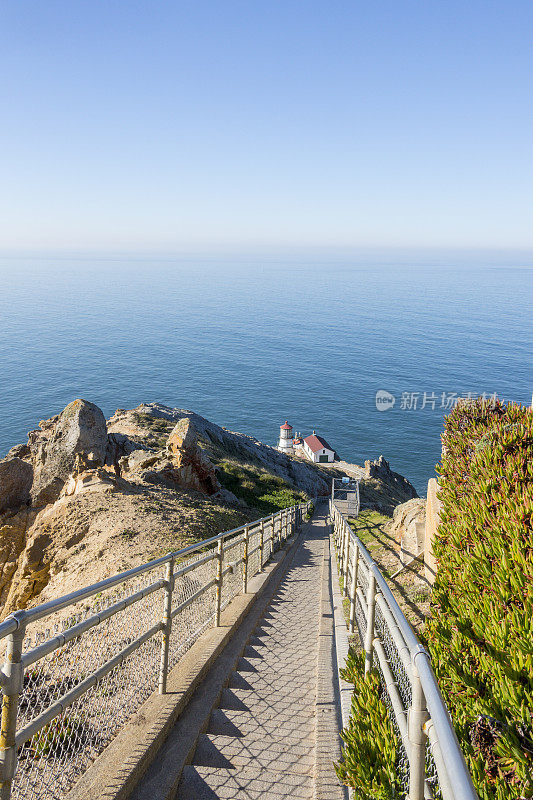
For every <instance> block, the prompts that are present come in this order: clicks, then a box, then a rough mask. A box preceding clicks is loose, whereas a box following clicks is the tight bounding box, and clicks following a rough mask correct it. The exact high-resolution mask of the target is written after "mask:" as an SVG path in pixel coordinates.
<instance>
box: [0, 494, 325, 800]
mask: <svg viewBox="0 0 533 800" xmlns="http://www.w3.org/2000/svg"><path fill="white" fill-rule="evenodd" d="M308 508H309V504H308V503H306V504H300V505H298V506H294V507H293V508H291V509H284V510H283V511H280V512H278V513H277V514H275V515H272V516H270V517H267V518H265V519H263V520H258V521H257V522H254V523H251V524H250V525H247V526H242V527H241V528H238V529H236V530H234V531H229V532H226V533H223V534H220V535H219V536H216V537H213V538H212V539H210V540H208V541H206V542H201V543H199V544H197V545H191V546H190V547H187V548H184V549H183V550H180V551H178V552H176V553H171V554H169V555H168V556H165V557H163V558H160V559H157V560H155V561H153V562H151V563H150V564H145V565H142V566H141V567H138V568H135V569H133V570H130V571H128V572H127V573H122V574H121V575H117V576H113V577H112V578H109V579H108V580H106V581H102V582H101V583H99V584H95V585H94V586H91V587H86V588H84V589H81V590H79V591H78V592H75V593H73V594H72V595H69V596H68V597H65V598H59V599H58V600H56V601H52V602H50V603H47V604H45V605H43V606H38V607H37V608H34V609H31V610H28V611H19V612H16V613H15V614H13V615H11V616H10V617H8V618H7V619H6V620H5V622H3V623H1V624H0V639H2V638H3V639H4V640H5V644H6V656H5V660H4V666H3V669H2V673H1V677H0V682H1V685H2V721H1V730H0V769H1V774H0V799H1V800H7V798H17V800H19V799H20V800H22V798H24V800H52V799H53V800H61V799H62V798H64V797H65V795H66V794H67V793H68V791H69V790H70V789H71V788H72V786H73V785H74V784H75V783H76V781H77V780H78V778H79V777H80V776H81V775H82V774H83V773H84V772H85V771H86V770H87V768H88V767H89V766H90V764H91V763H92V762H93V761H94V759H95V758H96V757H97V756H98V755H99V754H100V753H101V752H102V750H103V749H104V748H105V747H106V746H107V745H108V744H109V742H110V741H111V740H112V739H113V738H114V737H115V736H116V735H117V733H118V732H119V731H120V729H121V728H122V727H123V725H124V724H125V723H126V722H127V720H128V719H129V718H130V717H131V716H132V714H134V713H135V711H136V710H137V709H138V708H139V707H140V706H141V705H142V703H143V702H144V701H145V700H146V699H147V698H148V696H149V695H150V694H152V693H153V692H154V691H155V690H156V689H157V688H158V686H159V690H160V691H165V686H166V675H167V674H168V671H169V669H171V668H172V667H173V666H174V665H175V664H176V663H177V662H178V661H179V659H180V658H181V657H182V656H183V655H184V654H185V653H186V652H187V650H188V649H189V648H190V647H191V646H192V645H193V644H194V642H195V641H197V639H198V637H199V636H200V635H201V634H202V632H203V631H204V630H206V628H208V627H210V626H213V625H215V624H218V623H219V620H220V613H221V611H222V610H223V609H224V608H225V607H226V606H227V605H228V604H229V603H230V602H231V600H232V599H233V598H234V597H236V596H237V595H238V594H239V593H240V592H242V591H243V590H246V586H247V581H248V580H249V579H250V578H251V577H252V576H253V575H255V574H257V573H258V572H259V571H260V570H261V569H262V567H263V565H264V564H265V563H266V561H268V559H269V558H270V556H271V554H272V552H273V551H274V550H275V549H276V547H277V542H278V541H279V540H284V539H286V538H287V537H288V536H289V535H291V534H292V533H293V532H294V531H295V530H296V529H297V528H298V527H299V525H300V523H301V520H302V517H303V514H304V513H305V512H306V511H307V510H308Z"/></svg>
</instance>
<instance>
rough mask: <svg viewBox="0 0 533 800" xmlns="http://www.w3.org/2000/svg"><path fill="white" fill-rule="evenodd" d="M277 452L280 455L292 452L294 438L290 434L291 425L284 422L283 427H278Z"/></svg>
mask: <svg viewBox="0 0 533 800" xmlns="http://www.w3.org/2000/svg"><path fill="white" fill-rule="evenodd" d="M278 450H279V451H280V452H282V453H288V454H292V453H293V452H294V436H293V434H292V425H289V423H288V421H287V420H285V422H284V424H283V425H280V426H279V443H278Z"/></svg>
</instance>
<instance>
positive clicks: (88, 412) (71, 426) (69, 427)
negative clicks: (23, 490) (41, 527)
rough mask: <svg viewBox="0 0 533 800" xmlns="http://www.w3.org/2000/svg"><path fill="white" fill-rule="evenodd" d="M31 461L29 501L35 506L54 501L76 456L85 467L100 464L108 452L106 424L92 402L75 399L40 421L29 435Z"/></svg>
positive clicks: (100, 412) (72, 467) (70, 470)
mask: <svg viewBox="0 0 533 800" xmlns="http://www.w3.org/2000/svg"><path fill="white" fill-rule="evenodd" d="M28 445H29V449H30V456H31V459H32V462H33V472H34V476H33V484H32V488H31V500H32V504H33V505H34V506H44V505H47V504H48V503H53V502H55V501H56V500H57V499H58V497H59V495H60V493H61V490H62V488H63V486H64V484H65V481H66V480H67V478H68V477H69V476H70V475H71V474H72V471H73V469H74V467H75V464H76V458H77V457H81V458H83V461H84V465H85V466H86V467H89V466H91V467H94V468H96V467H100V466H102V465H103V464H104V462H105V458H106V452H107V427H106V421H105V417H104V415H103V413H102V411H101V410H100V409H99V408H98V406H95V405H94V403H88V402H87V401H86V400H74V402H73V403H70V404H69V405H68V406H67V407H66V408H65V409H64V410H63V411H62V412H61V414H59V415H58V416H56V417H52V418H51V419H48V420H45V421H43V422H41V423H40V429H39V430H35V431H31V432H30V433H29V435H28Z"/></svg>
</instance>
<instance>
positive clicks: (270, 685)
mask: <svg viewBox="0 0 533 800" xmlns="http://www.w3.org/2000/svg"><path fill="white" fill-rule="evenodd" d="M227 688H228V689H243V690H245V691H262V692H263V694H264V695H265V696H267V695H272V696H275V695H278V696H279V695H281V694H285V695H287V694H289V693H290V695H291V697H293V696H294V692H297V693H300V692H301V693H302V695H303V696H304V697H309V695H310V694H311V693H312V692H315V691H316V679H315V680H304V679H303V678H302V677H301V676H299V675H294V674H291V673H290V672H289V671H288V672H287V674H286V675H285V674H284V673H281V672H280V673H279V674H278V676H277V678H270V677H267V676H265V675H262V674H261V673H260V672H255V673H250V672H233V673H232V674H231V675H230V677H229V680H228V686H227Z"/></svg>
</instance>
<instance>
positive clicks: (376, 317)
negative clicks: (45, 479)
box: [0, 258, 533, 494]
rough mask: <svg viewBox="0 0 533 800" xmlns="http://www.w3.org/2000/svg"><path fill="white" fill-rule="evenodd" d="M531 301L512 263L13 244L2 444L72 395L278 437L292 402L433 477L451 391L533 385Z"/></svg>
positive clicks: (358, 456)
mask: <svg viewBox="0 0 533 800" xmlns="http://www.w3.org/2000/svg"><path fill="white" fill-rule="evenodd" d="M532 300H533V270H531V269H521V268H509V267H507V268H496V267H486V268H484V267H477V266H465V265H461V264H456V265H452V266H445V267H439V268H435V267H424V266H417V267H410V266H409V265H405V264H404V265H402V266H400V265H397V266H394V265H386V266H380V265H375V264H374V265H366V266H365V265H357V266H355V265H352V264H350V263H327V262H326V261H325V262H324V263H317V261H316V260H315V261H314V262H313V263H303V262H296V261H295V260H287V261H283V260H278V261H274V260H270V261H269V262H268V263H267V262H265V263H263V262H261V261H259V260H251V261H249V262H245V261H243V260H242V259H241V260H240V261H238V262H237V263H232V262H230V261H228V260H220V261H218V262H217V261H216V260H214V259H210V260H203V261H201V260H197V261H195V260H193V259H188V260H181V261H162V260H161V261H157V260H144V261H140V260H137V261H128V260H116V259H115V260H108V261H106V260H102V259H98V260H96V259H95V260H90V259H72V260H70V261H69V260H65V259H61V260H57V261H56V260H42V259H39V260H35V261H31V260H22V259H12V260H10V259H7V258H4V259H2V260H1V261H0V320H1V325H0V375H1V376H2V383H1V392H0V455H1V456H3V455H4V453H5V451H7V450H8V448H9V447H11V446H12V445H14V444H16V443H18V442H23V441H25V440H26V433H27V431H28V430H31V429H32V428H35V427H37V425H38V422H39V420H41V419H43V418H47V417H50V416H52V415H53V414H56V413H58V412H59V411H60V410H61V409H62V408H63V407H64V406H65V405H66V404H67V403H69V402H70V401H71V400H73V399H75V398H76V397H83V398H86V399H87V400H91V401H92V402H94V403H96V404H97V405H99V406H100V407H101V408H102V409H103V411H104V413H105V414H106V416H109V415H110V414H112V413H113V412H114V410H115V409H116V408H119V407H121V408H130V407H133V406H136V405H138V404H139V403H141V402H152V401H159V402H162V403H165V404H168V405H170V406H178V407H181V408H188V409H192V410H194V411H197V412H198V413H200V414H202V415H204V416H205V417H208V418H209V419H211V420H213V421H214V422H217V423H218V424H220V425H224V426H226V427H227V428H230V429H232V430H239V431H242V432H244V433H248V434H252V435H254V436H256V437H258V438H259V439H261V440H262V441H264V442H267V443H270V444H275V443H276V441H277V436H278V432H279V425H280V424H281V423H282V422H284V421H285V419H288V420H289V421H290V422H291V424H292V425H293V426H294V428H295V429H297V430H299V431H302V432H303V433H304V434H308V433H310V432H311V431H312V430H313V429H315V430H316V431H317V432H318V433H320V434H322V435H323V436H324V437H325V438H326V439H327V440H328V442H329V443H330V444H331V446H332V447H333V448H335V449H336V450H337V452H338V453H339V454H340V456H341V457H342V458H344V459H346V460H348V461H354V462H357V463H363V462H364V460H365V459H367V458H376V457H378V456H379V455H380V454H383V455H384V456H385V457H386V458H387V459H388V460H389V461H390V463H391V465H392V467H393V469H395V470H397V471H398V472H400V473H402V474H403V475H405V476H406V477H408V478H409V479H410V480H411V481H412V482H413V483H414V484H415V486H416V488H417V490H418V491H419V493H421V494H424V493H425V487H426V485H427V480H428V478H430V477H432V476H433V475H434V469H435V464H436V463H437V461H438V459H439V454H440V433H441V430H442V424H443V416H444V414H445V413H446V406H447V405H449V404H450V402H453V399H454V398H455V397H457V396H465V395H467V394H468V393H475V394H481V393H486V394H487V395H492V394H493V393H497V394H498V396H500V397H503V398H505V399H507V400H517V401H520V402H522V403H528V404H529V403H530V402H531V393H532V391H533V369H532V363H531V353H532V349H533V325H532V315H531V307H532ZM382 391H385V392H388V393H389V394H390V395H392V396H393V397H394V405H393V406H391V407H389V408H388V409H387V410H385V411H380V410H378V409H377V408H376V393H377V392H382Z"/></svg>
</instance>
